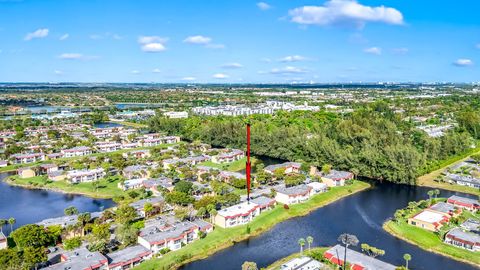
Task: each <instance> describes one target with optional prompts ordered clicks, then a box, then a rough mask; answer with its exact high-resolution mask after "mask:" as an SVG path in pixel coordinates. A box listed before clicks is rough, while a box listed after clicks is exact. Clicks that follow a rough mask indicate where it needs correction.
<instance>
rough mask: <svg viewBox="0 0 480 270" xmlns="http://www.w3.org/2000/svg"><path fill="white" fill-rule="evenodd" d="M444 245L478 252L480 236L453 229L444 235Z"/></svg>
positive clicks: (479, 249)
mask: <svg viewBox="0 0 480 270" xmlns="http://www.w3.org/2000/svg"><path fill="white" fill-rule="evenodd" d="M444 241H445V243H447V244H450V245H454V246H456V247H460V248H464V249H468V250H471V251H480V234H478V233H474V232H470V231H467V230H463V229H461V228H454V229H452V230H450V231H449V232H448V233H447V234H446V235H445V240H444Z"/></svg>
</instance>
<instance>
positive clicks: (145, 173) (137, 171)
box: [122, 165, 150, 179]
mask: <svg viewBox="0 0 480 270" xmlns="http://www.w3.org/2000/svg"><path fill="white" fill-rule="evenodd" d="M122 175H123V176H124V177H125V178H127V179H134V178H147V177H149V176H150V172H149V170H148V167H147V166H145V165H132V166H127V167H125V168H124V169H123V171H122Z"/></svg>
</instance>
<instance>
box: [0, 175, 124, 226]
mask: <svg viewBox="0 0 480 270" xmlns="http://www.w3.org/2000/svg"><path fill="white" fill-rule="evenodd" d="M8 175H9V174H8V173H1V174H0V219H8V218H11V217H13V218H15V219H16V220H17V222H16V224H15V227H16V228H18V227H19V226H22V225H25V224H30V223H36V222H39V221H41V220H44V219H47V218H52V217H60V216H63V215H64V213H63V210H64V209H65V208H67V207H69V206H75V207H76V208H77V209H78V210H79V212H95V211H100V210H101V209H106V208H109V207H112V206H114V205H115V203H114V202H113V201H112V200H105V199H93V198H89V197H85V196H81V195H72V194H63V193H59V192H53V191H48V190H33V189H25V188H22V187H14V186H10V185H8V184H7V183H5V182H3V179H4V178H5V177H7V176H8ZM3 231H4V232H7V233H9V231H10V226H8V225H7V226H6V227H4V230H3Z"/></svg>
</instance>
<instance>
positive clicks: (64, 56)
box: [58, 53, 83, 60]
mask: <svg viewBox="0 0 480 270" xmlns="http://www.w3.org/2000/svg"><path fill="white" fill-rule="evenodd" d="M58 58H60V59H66V60H76V59H82V58H83V54H81V53H62V54H60V55H59V56H58Z"/></svg>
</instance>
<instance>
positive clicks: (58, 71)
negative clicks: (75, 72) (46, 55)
mask: <svg viewBox="0 0 480 270" xmlns="http://www.w3.org/2000/svg"><path fill="white" fill-rule="evenodd" d="M53 73H55V75H63V71H61V70H54V71H53Z"/></svg>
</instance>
